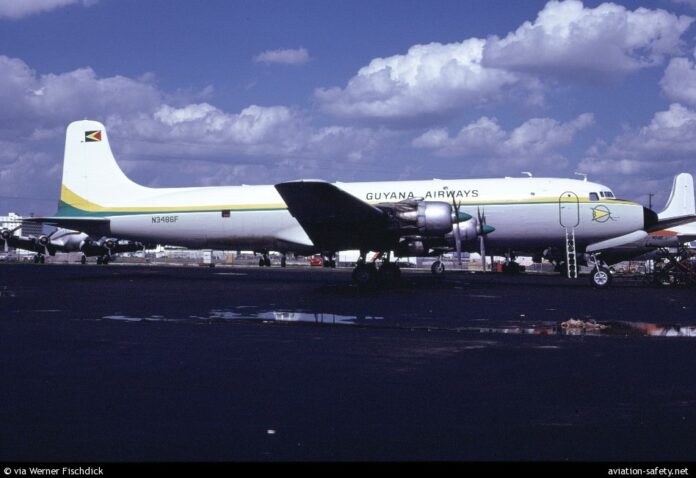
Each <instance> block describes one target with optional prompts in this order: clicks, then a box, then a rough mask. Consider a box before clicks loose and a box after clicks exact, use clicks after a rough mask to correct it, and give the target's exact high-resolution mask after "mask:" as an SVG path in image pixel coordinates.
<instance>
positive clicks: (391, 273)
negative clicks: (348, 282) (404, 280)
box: [352, 251, 401, 287]
mask: <svg viewBox="0 0 696 478" xmlns="http://www.w3.org/2000/svg"><path fill="white" fill-rule="evenodd" d="M366 255H367V252H364V251H360V258H359V259H358V263H357V265H356V266H355V268H354V269H353V275H352V278H353V284H355V285H357V286H358V287H370V286H376V285H381V286H383V287H391V286H394V285H396V284H398V283H399V281H400V280H401V268H400V267H399V264H397V263H396V262H391V261H390V260H389V256H390V253H387V255H386V257H385V258H384V259H383V260H382V263H381V265H380V266H379V268H378V267H377V264H376V260H377V259H379V258H381V257H382V256H383V255H382V254H379V255H378V256H377V257H375V259H374V260H373V261H372V262H369V263H368V262H367V261H366Z"/></svg>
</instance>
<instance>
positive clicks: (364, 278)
mask: <svg viewBox="0 0 696 478" xmlns="http://www.w3.org/2000/svg"><path fill="white" fill-rule="evenodd" d="M374 277H375V268H374V266H373V265H367V264H358V265H357V266H355V269H353V284H355V285H357V286H359V287H364V286H367V285H370V284H372V281H373V279H374Z"/></svg>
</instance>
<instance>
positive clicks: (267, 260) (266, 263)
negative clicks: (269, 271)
mask: <svg viewBox="0 0 696 478" xmlns="http://www.w3.org/2000/svg"><path fill="white" fill-rule="evenodd" d="M263 265H264V266H266V267H271V258H270V257H265V258H264V259H263Z"/></svg>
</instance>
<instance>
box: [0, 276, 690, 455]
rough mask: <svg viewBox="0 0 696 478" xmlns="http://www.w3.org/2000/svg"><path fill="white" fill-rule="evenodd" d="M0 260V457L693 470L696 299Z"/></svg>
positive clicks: (563, 286) (545, 284) (505, 284)
mask: <svg viewBox="0 0 696 478" xmlns="http://www.w3.org/2000/svg"><path fill="white" fill-rule="evenodd" d="M349 282H350V271H349V270H325V269H312V270H309V269H307V268H305V269H286V270H281V269H270V270H268V269H256V268H237V267H217V268H213V269H208V268H198V267H194V268H183V267H155V266H124V265H117V264H114V265H109V266H105V267H101V266H84V267H83V266H78V265H50V266H49V265H45V266H40V265H33V264H31V265H28V264H27V265H23V264H21V265H12V264H3V265H0V358H1V360H0V366H1V369H0V370H1V372H0V380H1V381H2V382H1V386H0V423H2V432H0V459H2V460H30V461H34V460H68V461H70V460H81V461H89V460H97V461H143V460H144V461H171V460H185V461H208V460H222V461H236V460H245V461H246V460H252V461H258V460H592V461H597V460H641V461H645V460H691V459H693V457H694V456H696V441H694V440H693V437H694V436H696V377H695V376H694V368H695V365H696V353H695V352H696V314H695V313H694V311H696V293H694V292H695V291H694V290H693V289H691V290H689V289H676V288H664V289H660V288H650V287H643V286H642V285H640V283H639V282H633V281H624V280H615V282H614V285H615V286H614V287H612V288H611V289H608V290H595V289H592V288H590V287H588V285H587V281H586V280H585V279H582V278H581V279H579V280H577V281H570V280H567V279H562V278H559V277H552V276H521V277H510V276H502V275H491V274H488V275H481V274H476V275H474V274H466V273H458V272H453V273H449V274H447V275H446V276H445V277H444V278H442V279H436V278H433V277H431V276H430V274H429V273H419V272H412V271H405V272H404V283H403V284H402V285H401V286H400V287H397V288H394V289H390V290H377V291H359V290H357V289H356V288H354V287H353V286H351V285H350V284H349Z"/></svg>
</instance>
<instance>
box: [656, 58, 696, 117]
mask: <svg viewBox="0 0 696 478" xmlns="http://www.w3.org/2000/svg"><path fill="white" fill-rule="evenodd" d="M660 86H661V87H662V91H663V92H664V93H665V95H666V96H667V98H668V99H669V100H670V101H676V102H679V103H686V104H688V105H691V106H694V105H696V64H694V62H693V61H692V60H690V59H689V58H672V60H670V62H669V65H668V66H667V69H666V70H665V73H664V75H663V76H662V79H661V80H660Z"/></svg>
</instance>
